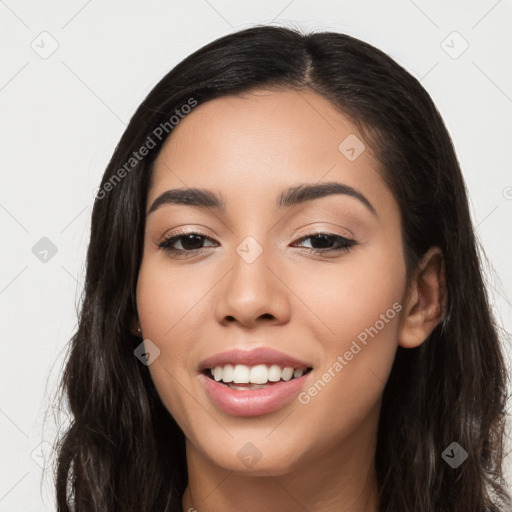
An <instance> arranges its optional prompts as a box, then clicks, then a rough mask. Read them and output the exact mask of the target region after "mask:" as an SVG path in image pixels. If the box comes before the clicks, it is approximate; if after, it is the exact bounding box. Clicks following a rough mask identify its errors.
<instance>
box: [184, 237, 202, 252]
mask: <svg viewBox="0 0 512 512" xmlns="http://www.w3.org/2000/svg"><path fill="white" fill-rule="evenodd" d="M201 238H202V236H201V235H186V236H185V238H184V239H183V240H182V242H181V245H182V246H183V248H184V249H188V250H190V251H193V250H194V249H200V248H201ZM194 239H195V240H194ZM194 242H196V244H197V242H199V247H194ZM190 244H191V245H192V247H190Z"/></svg>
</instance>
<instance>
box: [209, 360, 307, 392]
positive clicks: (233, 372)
mask: <svg viewBox="0 0 512 512" xmlns="http://www.w3.org/2000/svg"><path fill="white" fill-rule="evenodd" d="M311 370H312V368H311V367H307V368H291V367H285V368H282V367H280V366H279V365H270V366H267V365H256V366H253V367H247V366H245V365H225V366H217V367H215V368H206V369H204V370H203V371H202V372H201V373H202V374H203V375H205V376H206V377H208V378H209V379H211V380H213V381H216V382H217V383H218V384H222V385H224V386H226V387H228V388H230V389H237V390H240V391H242V390H243V391H247V390H256V389H264V388H267V387H270V386H272V385H274V384H278V383H283V382H289V381H291V380H295V379H299V378H301V377H303V376H304V375H307V374H308V373H310V372H311Z"/></svg>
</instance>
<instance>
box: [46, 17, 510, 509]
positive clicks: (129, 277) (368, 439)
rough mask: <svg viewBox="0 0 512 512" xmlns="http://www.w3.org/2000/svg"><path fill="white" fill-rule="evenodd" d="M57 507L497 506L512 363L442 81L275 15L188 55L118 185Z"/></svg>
mask: <svg viewBox="0 0 512 512" xmlns="http://www.w3.org/2000/svg"><path fill="white" fill-rule="evenodd" d="M79 320H80V321H79V327H78V330H77V332H76V334H75V335H74V337H73V339H72V345H71V352H70V356H69V361H68V363H67V367H66V370H65V374H64V377H63V381H62V384H63V392H64V393H65V395H66V396H67V397H68V399H69V405H70V409H71V412H72V414H73V421H72V424H71V426H70V428H69V430H68V431H67V433H66V434H65V435H64V436H63V439H62V440H61V445H60V448H59V459H58V468H57V469H58V471H57V484H56V485H57V500H58V506H59V510H60V511H66V510H76V511H77V512H78V511H85V510H87V511H90V510H94V511H95V512H99V511H110V512H112V511H115V510H123V511H127V510H134V511H135V510H136V511H159V512H162V511H181V510H183V511H186V510H188V511H193V510H197V511H200V512H203V511H205V512H207V511H220V510H235V509H236V510H244V511H249V512H251V511H260V510H267V511H274V510H280V511H282V510H286V511H294V510H308V511H311V512H320V511H331V510H336V511H341V510H347V511H372V512H373V511H388V512H390V511H415V512H417V511H421V512H434V511H435V512H440V511H445V510H446V511H448V510H450V511H465V512H466V511H498V510H505V508H500V507H505V506H509V505H510V502H507V500H508V499H509V496H508V495H507V493H506V491H505V488H504V482H503V476H502V458H503V454H502V449H503V434H504V424H505V423H504V422H505V408H506V399H507V396H506V382H507V374H506V369H505V366H504V359H503V354H502V352H501V348H500V343H499V340H498V336H497V332H496V329H495V326H494V323H493V318H492V316H491V312H490V307H489V304H488V299H487V296H486V292H485V288H484V283H483V280H482V273H481V269H480V263H479V259H478V254H477V247H476V240H475V236H474V232H473V227H472V224H471V220H470V214H469V210H468V202H467V196H466V191H465V186H464V181H463V178H462V175H461V171H460V168H459V165H458V162H457V159H456V156H455V153H454V149H453V145H452V143H451V140H450V137H449V134H448V133H447V130H446V128H445V126H444V124H443V121H442V119H441V117H440V115H439V113H438V112H437V110H436V108H435V106H434V105H433V103H432V100H431V99H430V97H429V95H428V94H427V92H426V91H425V90H424V89H423V88H422V87H421V85H420V84H419V83H418V81H417V80H416V79H414V78H413V77H412V76H411V75H410V74H409V73H407V72H406V71H405V70H404V69H403V68H401V67H400V66H399V65H398V64H397V63H395V62H394V61H393V60H392V59H391V58H390V57H388V56H387V55H385V54H384V53H383V52H381V51H379V50H378V49H376V48H374V47H372V46H370V45H369V44H367V43H364V42H362V41H360V40H357V39H355V38H353V37H350V36H347V35H343V34H337V33H316V34H315V33H312V34H310V35H304V34H301V33H299V32H298V31H295V30H290V29H286V28H278V27H269V26H256V27H253V28H250V29H246V30H242V31H239V32H236V33H234V34H231V35H228V36H226V37H222V38H220V39H218V40H216V41H214V42H212V43H211V44H208V45H207V46H205V47H203V48H201V49H200V50H198V51H197V52H195V53H194V54H192V55H191V56H189V57H188V58H186V59H185V60H184V61H182V62H181V63H180V64H178V65H177V66H176V67H175V68H174V69H173V70H172V71H171V72H169V73H168V74H167V75H166V76H165V77H164V78H163V79H162V80H161V82H160V83H159V84H157V86H156V87H155V88H154V89H153V90H152V91H151V92H150V94H149V95H148V96H147V98H146V99H145V100H144V102H143V103H142V105H141V106H140V107H139V108H138V110H137V111H136V113H135V115H134V116H133V118H132V119H131V121H130V124H129V126H128V128H127V129H126V132H125V133H124V135H123V136H122V138H121V141H120V143H119V145H118V147H117V148H116V150H115V152H114V155H113V157H112V159H111V161H110V163H109V165H108V167H107V169H106V171H105V174H104V176H103V179H102V183H101V186H100V188H99V190H98V192H97V195H96V201H95V204H94V211H93V215H92V228H91V240H90V245H89V250H88V254H87V275H86V285H85V294H84V297H83V304H82V310H81V315H80V319H79Z"/></svg>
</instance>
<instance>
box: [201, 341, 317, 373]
mask: <svg viewBox="0 0 512 512" xmlns="http://www.w3.org/2000/svg"><path fill="white" fill-rule="evenodd" d="M226 364H243V365H246V366H254V365H257V364H266V365H272V364H277V365H279V366H281V367H282V368H285V367H291V368H310V367H311V366H312V365H311V363H307V362H305V361H301V360H300V359H297V358H295V357H292V356H290V355H288V354H285V353H284V352H279V351H278V350H275V349H273V348H269V347H258V348H254V349H251V350H242V349H239V348H235V349H232V350H227V351H226V352H221V353H219V354H215V355H214V356H211V357H208V358H207V359H205V360H203V361H201V363H199V371H200V372H202V371H203V370H206V369H210V368H215V367H216V366H225V365H226Z"/></svg>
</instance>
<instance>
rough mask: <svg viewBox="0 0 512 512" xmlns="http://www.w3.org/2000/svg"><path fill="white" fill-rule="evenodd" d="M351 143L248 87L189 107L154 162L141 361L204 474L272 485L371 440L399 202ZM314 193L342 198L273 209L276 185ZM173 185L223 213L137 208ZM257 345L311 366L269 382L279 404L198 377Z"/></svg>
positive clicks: (395, 274)
mask: <svg viewBox="0 0 512 512" xmlns="http://www.w3.org/2000/svg"><path fill="white" fill-rule="evenodd" d="M347 137H349V138H348V139H347ZM356 137H357V138H356ZM340 144H341V146H340ZM362 144H364V140H363V137H362V136H361V135H360V134H359V133H358V131H357V130H356V128H355V126H354V125H353V124H351V122H350V121H349V120H348V118H346V117H345V116H343V115H342V114H340V113H339V112H338V111H336V110H335V109H334V107H333V106H332V105H331V104H330V103H329V102H328V101H327V100H326V99H325V98H323V97H322V96H319V95H316V94H315V93H313V92H307V91H301V92H297V91H292V90H286V91H280V92H271V91H265V90H258V91H253V92H251V93H247V94H244V95H243V96H242V97H239V96H237V97H235V96H230V97H223V98H218V99H215V100H212V101H209V102H207V103H204V104H202V105H199V106H198V107H196V108H195V109H194V110H193V111H192V112H191V113H190V114H189V115H188V116H187V117H185V118H184V119H182V120H181V121H180V123H179V124H178V125H177V126H176V127H175V128H174V130H173V132H172V134H171V136H170V137H169V138H168V139H167V141H166V143H165V145H164V146H163V148H162V150H161V152H160V154H159V156H158V159H157V161H156V166H155V169H154V174H153V176H152V182H151V186H150V190H149V192H148V201H147V210H146V213H147V216H146V228H145V240H144V253H143V259H142V264H141V268H140V273H139V279H138V285H137V305H138V313H139V319H140V324H141V327H142V332H143V337H144V339H146V340H148V339H149V340H151V344H153V345H155V346H156V347H158V349H159V350H160V353H159V355H158V357H156V358H155V360H154V361H153V362H152V363H151V364H150V365H149V371H150V373H151V377H152V379H153V381H154V383H155V386H156V388H157V390H158V393H159V395H160V397H161V399H162V401H163V403H164V405H165V406H166V408H167V409H168V410H169V412H170V413H171V414H172V415H173V416H174V418H175V419H176V421H177V423H178V424H179V425H180V427H181V429H182V430H183V432H184V433H185V436H186V438H187V451H189V450H190V451H194V453H196V454H197V456H198V457H200V458H202V459H203V461H204V462H205V463H209V464H212V465H214V466H218V467H221V468H226V469H230V470H236V471H245V472H250V473H252V474H255V475H256V474H264V473H266V472H269V473H271V474H273V475H279V474H286V473H288V472H291V471H292V470H293V469H294V468H298V467H300V466H302V465H306V464H313V463H314V462H315V461H318V460H320V459H321V458H322V457H327V456H328V455H329V454H333V453H337V454H339V453H342V452H341V450H344V453H348V451H350V450H352V451H354V452H356V451H357V449H359V448H361V446H367V445H368V443H372V442H373V440H374V438H375V435H376V428H377V422H378V413H379V409H380V398H381V395H382V392H383V389H384V386H385V383H386V380H387V378H388V376H389V373H390V370H391V366H392V363H393V360H394V357H395V352H396V348H397V333H398V329H399V322H400V316H401V315H400V310H401V303H402V301H403V299H404V294H405V291H406V290H405V285H406V283H405V262H404V253H403V246H402V241H401V220H400V213H399V207H398V204H397V203H396V201H395V200H394V198H393V196H392V194H391V192H390V191H389V190H388V189H387V187H386V186H385V184H384V182H383V180H382V178H381V176H380V175H379V172H378V164H377V162H376V160H374V158H373V156H372V154H371V151H370V148H369V147H368V146H366V147H365V148H364V147H363V146H362ZM328 182H329V183H333V184H340V185H342V187H339V188H338V189H336V188H335V186H333V187H331V189H330V193H325V187H324V189H323V192H321V191H320V192H318V193H317V194H313V195H309V196H307V195H306V196H305V197H301V195H300V194H299V193H297V192H296V193H294V194H292V195H291V196H289V197H288V199H287V200H286V196H285V200H283V201H282V203H283V204H278V203H279V201H278V199H279V198H280V197H281V195H282V194H284V195H286V191H287V190H288V189H290V188H293V187H298V186H300V185H302V186H303V187H305V186H308V185H325V184H326V183H328ZM185 188H198V189H199V188H200V189H206V190H208V191H210V192H211V193H212V194H214V195H215V196H216V197H218V198H219V199H220V200H221V201H222V203H223V206H224V208H223V209H222V208H216V207H214V205H213V203H210V204H209V206H207V207H205V206H201V205H193V204H182V203H183V201H181V202H180V200H179V199H176V198H175V199H174V200H170V199H169V197H168V199H169V201H168V202H166V201H165V200H159V201H158V204H155V205H154V206H153V204H154V202H155V200H157V199H158V198H162V197H165V196H162V194H164V193H165V192H166V191H169V190H176V189H185ZM349 192H351V193H349ZM196 199H197V197H196ZM189 203H190V201H189ZM187 234H189V235H190V234H195V236H187ZM176 237H177V238H176ZM162 243H164V244H167V249H165V248H163V247H160V246H159V244H162ZM261 347H264V348H269V349H274V350H276V351H279V352H280V353H281V355H283V354H284V355H286V356H289V357H291V358H295V359H297V360H299V361H300V362H301V363H306V364H307V367H308V368H311V370H310V371H309V372H308V373H306V374H304V375H303V376H302V377H300V378H297V379H292V380H290V381H284V380H281V381H280V382H276V383H271V384H270V386H269V387H268V388H267V392H268V394H269V395H272V393H274V395H276V396H278V397H280V399H275V397H274V398H272V397H271V399H269V401H267V402H265V400H266V399H262V400H263V406H261V403H262V402H258V400H256V399H251V398H250V397H249V398H248V401H247V403H245V405H244V404H241V403H240V402H241V400H237V398H236V396H235V397H233V395H235V394H236V393H241V394H242V393H243V395H244V396H245V395H248V394H250V393H256V392H258V393H259V394H260V395H261V394H262V393H264V392H263V391H259V390H256V391H249V390H247V389H244V390H232V389H229V388H227V386H226V385H225V384H220V383H218V382H216V381H215V380H213V379H210V378H209V377H207V376H206V372H201V371H199V368H200V365H201V363H202V362H203V361H205V360H206V359H208V358H210V357H212V356H215V355H216V354H219V353H221V352H225V351H228V350H231V349H240V350H242V351H251V350H253V349H257V348H261ZM262 357H263V356H262ZM277 357H278V359H279V356H277ZM256 365H257V364H256V363H254V364H251V365H247V366H249V367H251V366H256ZM270 366H271V365H270V363H268V364H267V368H268V367H270ZM278 366H279V365H278ZM243 370H244V369H242V373H243ZM228 373H229V371H228ZM294 381H295V383H294ZM274 386H275V390H277V389H278V386H280V388H281V390H280V391H276V392H274V391H273V389H274ZM212 387H215V389H216V390H217V391H216V392H214V394H216V396H219V395H221V398H220V399H218V400H220V402H219V401H218V400H216V399H213V398H212V396H211V393H210V390H211V388H212ZM221 387H222V389H221V390H220V391H219V389H220V388H221ZM240 387H244V386H240ZM225 390H227V391H225ZM269 390H270V391H269ZM283 390H284V391H283ZM290 390H291V391H290ZM240 396H242V395H240ZM283 397H284V398H283ZM267 398H268V397H267ZM226 404H227V405H226ZM258 404H259V405H258ZM269 404H270V405H269ZM248 443H251V444H248ZM187 455H188V454H187ZM245 455H249V456H250V455H255V456H256V459H258V460H257V462H256V463H255V464H252V465H251V464H248V463H247V460H248V459H246V458H245V457H244V456H245Z"/></svg>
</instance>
